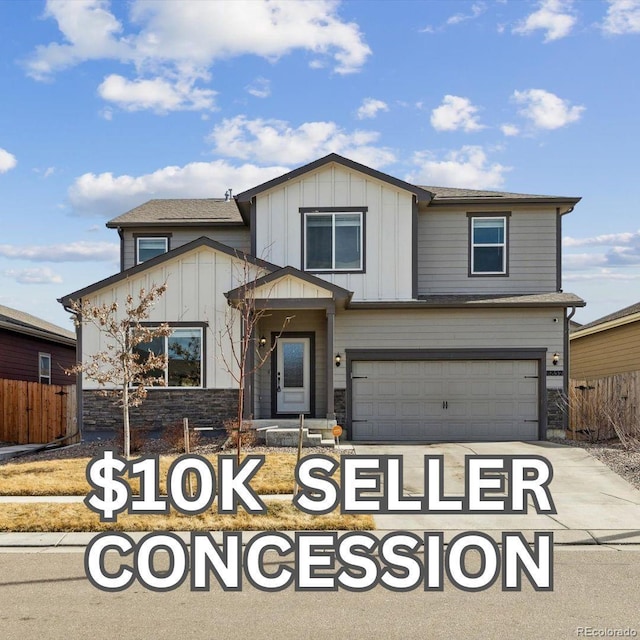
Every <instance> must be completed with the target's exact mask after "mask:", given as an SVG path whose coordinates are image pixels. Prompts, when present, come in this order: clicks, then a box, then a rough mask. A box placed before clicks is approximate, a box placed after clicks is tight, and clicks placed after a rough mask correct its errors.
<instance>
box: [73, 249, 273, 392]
mask: <svg viewBox="0 0 640 640" xmlns="http://www.w3.org/2000/svg"><path fill="white" fill-rule="evenodd" d="M260 275H262V274H260ZM241 277H242V262H241V261H240V260H238V259H236V258H234V257H232V256H229V255H227V254H225V253H222V252H219V251H216V250H215V249H211V248H209V247H200V248H198V249H194V250H193V251H189V252H188V253H185V254H183V255H181V256H179V257H177V258H174V259H173V260H169V261H167V262H165V263H163V264H162V265H159V266H157V267H154V268H152V269H149V270H148V271H144V272H142V273H140V274H136V275H135V276H132V277H130V278H127V279H126V280H124V281H121V282H119V283H117V284H115V285H113V286H108V287H105V288H104V289H102V290H101V291H98V292H97V293H95V294H93V295H92V296H91V300H92V302H93V303H97V304H102V303H106V304H111V303H112V302H113V301H118V302H119V304H120V305H121V308H122V307H123V306H124V301H125V299H126V296H127V295H128V294H129V293H130V294H131V295H132V296H134V299H136V298H137V296H138V292H139V291H140V289H141V288H143V287H144V288H145V289H146V290H147V291H148V290H149V288H150V287H151V286H152V285H153V284H156V285H159V284H162V283H163V282H166V284H167V291H166V293H165V294H164V296H162V297H160V298H159V299H158V301H157V303H156V305H155V306H154V307H153V309H152V310H151V312H150V314H149V321H150V322H158V323H160V322H168V323H171V322H180V323H183V324H186V323H189V322H193V323H194V326H197V323H202V322H205V323H207V326H206V328H205V331H204V341H205V345H204V357H205V359H206V381H205V385H204V386H205V387H207V388H214V389H232V388H237V383H236V382H235V381H234V379H233V377H232V376H231V374H230V373H229V372H228V371H227V370H226V368H225V366H224V365H223V363H222V360H221V353H220V352H221V350H222V352H223V353H224V354H225V355H226V357H227V361H229V362H231V361H232V359H231V354H230V344H229V339H228V338H224V337H223V338H222V340H221V346H220V345H219V344H218V342H219V341H220V340H219V335H220V332H221V331H224V328H225V321H226V316H227V314H229V313H233V311H232V310H231V308H230V307H228V306H227V304H226V299H225V297H224V293H225V292H226V291H229V290H230V289H234V288H235V287H238V286H239V285H240V284H241V282H240V280H239V279H240V278H241ZM235 331H236V339H237V338H238V337H239V333H238V332H239V321H238V320H237V318H235ZM106 340H107V338H106V337H105V336H104V335H103V334H101V333H99V332H98V331H97V329H95V328H94V327H93V326H92V325H90V324H88V325H84V327H83V331H82V346H83V358H84V360H85V361H86V360H87V356H88V354H92V353H97V352H98V351H102V350H104V349H105V348H106V345H107V342H106ZM83 388H85V389H95V388H99V387H98V385H97V384H96V383H95V382H93V381H91V380H88V379H86V377H85V379H84V382H83Z"/></svg>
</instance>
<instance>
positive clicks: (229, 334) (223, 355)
mask: <svg viewBox="0 0 640 640" xmlns="http://www.w3.org/2000/svg"><path fill="white" fill-rule="evenodd" d="M240 259H241V260H242V262H241V265H240V267H239V271H240V272H239V273H238V279H239V281H240V282H241V285H240V287H239V288H240V290H241V295H242V299H241V300H240V301H238V303H237V304H236V305H234V307H233V308H230V309H228V310H227V313H226V315H225V322H224V327H223V328H222V329H221V330H220V332H219V333H218V337H217V344H218V352H219V354H220V360H221V362H222V364H223V366H224V368H225V369H226V371H227V372H228V373H229V375H230V376H231V377H232V378H233V380H235V382H236V383H237V384H238V413H237V424H236V426H237V430H238V431H237V436H238V437H237V444H238V451H237V458H238V463H240V450H241V448H242V436H243V434H244V433H245V428H244V427H245V421H244V394H245V388H246V386H247V379H248V378H249V377H251V376H253V375H254V374H255V373H256V372H257V371H258V370H259V369H260V368H262V367H263V366H264V364H265V363H266V362H267V360H268V359H269V356H270V355H271V354H272V352H273V351H274V350H275V348H276V343H275V342H274V343H273V344H271V345H264V347H263V348H262V349H258V348H257V347H258V339H257V338H256V329H257V327H258V324H259V322H260V320H261V319H263V318H265V317H268V316H269V315H271V314H270V310H269V309H268V308H267V307H265V306H263V305H259V304H258V299H257V297H256V290H257V289H258V287H259V285H258V284H257V282H258V279H259V278H260V277H261V274H260V273H259V272H258V270H257V269H256V267H255V265H253V264H252V263H251V262H250V261H249V260H248V258H247V257H246V256H244V257H241V258H240ZM272 289H273V285H272V286H271V288H270V289H268V290H267V292H266V295H265V296H261V298H260V299H261V300H268V299H269V297H270V295H271V291H272ZM230 303H231V302H230ZM293 317H294V316H287V317H286V318H285V319H284V322H283V323H282V326H281V328H280V332H279V334H278V337H280V335H281V334H282V332H283V331H284V329H285V328H286V326H287V325H288V324H289V322H290V321H291V319H292V318H293ZM238 321H239V323H240V335H239V337H238V336H237V333H238ZM225 343H227V344H229V351H228V352H225V349H224V344H225ZM251 353H253V354H254V358H253V360H252V362H251V363H250V360H249V355H250V354H251Z"/></svg>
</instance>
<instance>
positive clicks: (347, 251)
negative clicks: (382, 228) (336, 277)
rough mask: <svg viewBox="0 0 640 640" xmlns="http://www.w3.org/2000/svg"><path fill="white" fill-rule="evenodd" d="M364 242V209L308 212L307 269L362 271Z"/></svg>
mask: <svg viewBox="0 0 640 640" xmlns="http://www.w3.org/2000/svg"><path fill="white" fill-rule="evenodd" d="M362 246H363V212H362V211H355V212H346V211H345V212H339V211H338V212H317V213H316V212H313V213H311V212H307V213H305V214H304V239H303V248H304V269H305V271H362V270H363V268H364V267H363V264H364V262H363V259H364V257H363V250H362Z"/></svg>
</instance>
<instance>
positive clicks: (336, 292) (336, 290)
mask: <svg viewBox="0 0 640 640" xmlns="http://www.w3.org/2000/svg"><path fill="white" fill-rule="evenodd" d="M287 276H291V277H293V278H296V279H298V280H301V281H302V282H307V283H309V284H312V285H314V286H316V287H319V288H321V289H325V290H326V291H329V292H330V293H331V294H332V299H333V300H349V299H350V298H351V296H352V295H353V292H351V291H349V290H348V289H344V288H343V287H339V286H338V285H336V284H333V283H331V282H328V281H327V280H322V279H321V278H318V277H316V276H314V275H312V274H310V273H306V272H305V271H301V270H300V269H296V268H295V267H291V266H289V267H282V268H281V269H276V270H275V271H271V273H268V274H266V275H264V276H262V277H261V278H258V279H256V281H255V282H253V283H252V287H253V288H254V289H258V288H260V287H262V286H264V285H265V284H269V283H270V282H276V281H277V280H280V279H281V278H286V277H287ZM247 288H248V286H247V285H243V286H240V287H237V288H235V289H232V290H231V291H227V293H225V294H224V295H225V296H226V297H227V299H228V300H242V298H243V297H244V295H245V292H246V290H247Z"/></svg>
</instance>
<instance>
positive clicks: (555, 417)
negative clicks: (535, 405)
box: [547, 389, 567, 438]
mask: <svg viewBox="0 0 640 640" xmlns="http://www.w3.org/2000/svg"><path fill="white" fill-rule="evenodd" d="M566 409H567V405H566V402H565V399H564V393H563V391H562V389H547V437H548V438H550V437H557V436H556V435H555V434H553V436H552V433H551V432H552V431H556V430H561V431H562V432H563V433H564V429H565V415H566Z"/></svg>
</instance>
